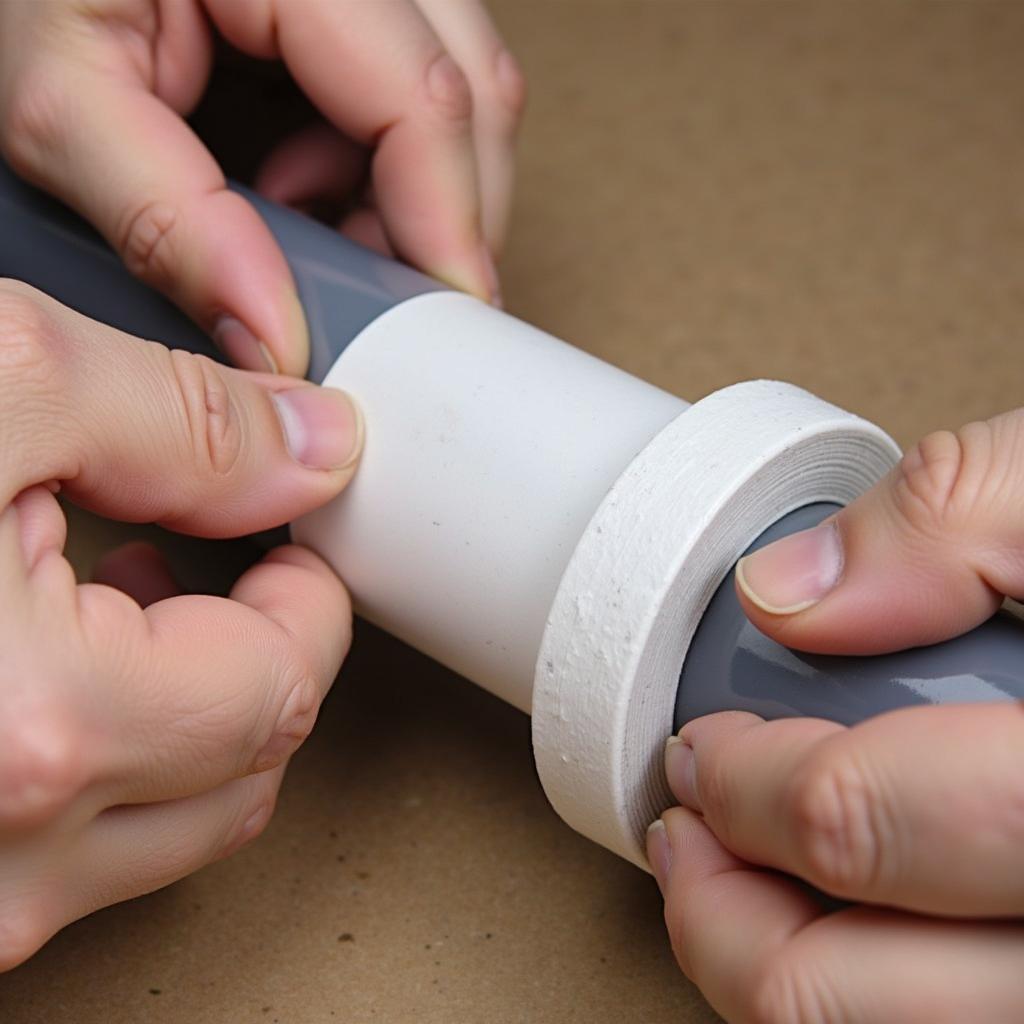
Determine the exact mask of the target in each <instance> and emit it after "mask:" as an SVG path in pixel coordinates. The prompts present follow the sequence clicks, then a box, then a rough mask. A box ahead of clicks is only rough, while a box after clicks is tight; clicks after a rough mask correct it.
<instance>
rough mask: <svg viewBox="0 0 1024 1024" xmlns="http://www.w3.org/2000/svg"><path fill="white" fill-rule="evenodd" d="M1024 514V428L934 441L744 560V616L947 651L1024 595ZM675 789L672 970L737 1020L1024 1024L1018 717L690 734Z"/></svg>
mask: <svg viewBox="0 0 1024 1024" xmlns="http://www.w3.org/2000/svg"><path fill="white" fill-rule="evenodd" d="M1022 507H1024V410H1017V411H1015V412H1012V413H1007V414H1005V415H1002V416H997V417H995V418H994V419H992V420H990V421H988V422H987V423H972V424H970V425H968V426H967V427H964V428H963V429H962V430H960V431H959V432H958V433H957V434H952V433H949V432H943V433H938V434H933V435H931V436H929V437H927V438H925V440H924V441H922V442H921V443H920V444H918V445H917V446H916V447H915V448H914V449H912V450H911V451H910V452H908V454H907V455H906V456H905V457H904V459H903V460H902V462H901V464H900V465H899V467H898V468H897V469H896V470H894V471H893V473H892V474H891V475H890V476H889V477H888V478H887V479H886V480H884V481H883V482H882V483H880V484H879V485H877V486H876V487H875V488H873V489H872V490H871V491H869V492H868V493H867V494H865V495H863V496H862V497H861V498H860V499H858V500H857V501H855V502H854V503H853V504H852V505H850V506H849V507H848V508H846V509H844V510H843V511H841V512H839V513H838V514H837V515H836V516H834V517H832V518H831V519H830V520H827V521H826V522H825V523H824V524H822V525H821V526H818V527H816V528H814V529H813V530H809V531H806V532H804V533H801V534H794V535H793V536H791V537H788V538H784V539H783V540H781V541H778V542H776V543H775V544H773V545H769V546H768V547H766V548H763V549H762V550H761V551H759V552H756V553H755V554H753V555H751V556H749V557H748V558H746V559H744V560H743V561H742V562H741V563H740V567H739V568H738V570H737V574H736V575H737V581H738V589H739V593H740V598H741V600H742V602H743V606H744V608H745V610H746V612H747V614H748V615H749V616H750V618H751V619H752V620H753V622H754V624H755V625H756V626H757V627H758V628H759V629H761V630H763V631H764V632H765V633H767V634H768V635H769V636H771V637H772V638H773V639H775V640H777V641H779V642H781V643H785V644H787V645H790V646H792V647H797V648H801V649H804V650H811V651H818V652H823V653H832V654H835V653H843V654H871V653H880V652H883V651H890V650H894V649H898V648H902V647H909V646H916V645H921V644H929V643H933V642H936V641H939V640H943V639H946V638H949V637H951V636H954V635H956V634H958V633H961V632H964V631H966V630H968V629H971V628H973V627H974V626H976V625H977V624H979V623H980V622H982V621H984V619H986V618H987V617H988V616H989V615H991V614H992V612H993V611H995V610H996V608H997V607H998V606H999V605H1000V603H1001V602H1002V600H1003V596H1004V595H1009V596H1013V597H1018V598H1019V597H1020V596H1021V595H1022V594H1024V519H1022V517H1021V511H1020V510H1021V508H1022ZM665 765H666V772H667V775H668V780H669V783H670V786H671V788H672V791H673V793H674V794H675V795H676V797H677V799H678V800H679V801H680V803H681V804H682V805H683V806H682V807H677V808H673V809H671V810H669V811H667V812H666V813H665V814H664V815H663V816H662V818H661V819H660V821H658V822H655V823H654V825H652V827H651V830H650V832H649V836H648V847H647V848H648V856H649V859H650V863H651V866H652V868H653V870H654V872H655V875H656V876H657V878H658V881H659V884H660V886H661V888H662V892H663V893H664V894H665V896H666V909H665V918H666V922H667V924H668V929H669V933H670V935H671V938H672V945H673V949H674V950H675V953H676V957H677V959H678V961H679V964H680V966H681V967H682V969H683V970H684V971H685V972H686V974H687V975H688V976H689V977H690V978H691V979H692V980H693V981H694V982H696V984H697V985H698V986H699V987H700V988H701V989H702V990H703V991H704V993H705V995H706V996H707V998H708V1000H709V1001H710V1003H711V1004H712V1006H714V1007H715V1009H716V1010H718V1012H719V1013H721V1014H722V1015H723V1016H724V1017H725V1018H726V1019H727V1020H729V1021H731V1022H733V1024H745V1022H756V1024H763V1022H776V1021H777V1022H780V1024H781V1022H785V1024H804V1022H815V1024H817V1022H830V1021H843V1022H849V1024H857V1022H865V1024H867V1022H870V1024H886V1022H893V1024H896V1022H898V1024H915V1022H922V1024H925V1022H927V1024H941V1022H944V1021H950V1022H953V1021H955V1022H964V1021H985V1022H986V1024H990V1022H1003V1021H1006V1022H1010V1021H1020V1020H1021V1019H1024V971H1022V970H1021V964H1022V963H1024V924H1022V921H1021V919H1022V918H1024V871H1022V870H1021V863H1022V862H1021V849H1022V844H1024V708H1022V707H1021V706H1020V705H1019V704H1016V703H1012V704H1011V703H1006V704H964V705H960V706H956V705H943V706H938V707H918V708H909V709H904V710H899V711H894V712H890V713H888V714H884V715H881V716H879V717H877V718H874V719H869V720H867V721H865V722H863V723H861V724H859V725H856V726H854V727H853V728H844V727H841V726H839V725H836V724H834V723H831V722H825V721H820V720H814V719H789V720H781V721H774V722H764V721H762V720H761V719H760V718H758V717H757V716H755V715H750V714H746V713H740V712H725V713H722V714H717V715H709V716H707V717H704V718H700V719H697V720H695V721H693V722H690V723H688V724H687V725H686V726H685V727H684V728H683V729H682V730H681V732H680V736H679V739H678V740H676V741H673V740H669V745H668V747H667V749H666V757H665ZM780 872H784V874H782V873H780ZM803 883H809V884H810V886H813V887H814V888H815V889H817V890H819V892H814V891H813V890H811V889H810V888H808V886H807V885H806V884H803ZM821 893H826V894H828V895H829V896H831V897H836V898H838V899H840V900H844V901H850V904H849V905H846V906H842V907H841V908H839V909H836V907H835V905H834V903H833V904H832V905H830V904H829V901H827V900H826V899H824V898H823V897H822V896H821Z"/></svg>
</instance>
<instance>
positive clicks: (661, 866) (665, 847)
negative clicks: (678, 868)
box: [647, 818, 672, 896]
mask: <svg viewBox="0 0 1024 1024" xmlns="http://www.w3.org/2000/svg"><path fill="white" fill-rule="evenodd" d="M647 862H648V864H650V866H651V871H652V872H653V873H654V878H655V881H657V883H658V888H659V889H660V890H661V895H662V896H664V895H665V890H666V889H667V888H668V873H669V871H670V870H671V868H672V845H671V844H670V843H669V841H668V832H667V831H666V830H665V822H663V821H662V820H661V818H656V819H655V820H654V821H652V822H651V824H650V826H649V827H648V829H647Z"/></svg>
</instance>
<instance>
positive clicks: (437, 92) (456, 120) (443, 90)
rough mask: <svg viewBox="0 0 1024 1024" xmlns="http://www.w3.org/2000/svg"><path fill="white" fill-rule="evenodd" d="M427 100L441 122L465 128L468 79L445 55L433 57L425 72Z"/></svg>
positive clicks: (470, 98)
mask: <svg viewBox="0 0 1024 1024" xmlns="http://www.w3.org/2000/svg"><path fill="white" fill-rule="evenodd" d="M426 83H427V97H428V99H429V102H430V105H431V107H432V108H433V110H434V111H435V112H436V113H437V114H438V115H439V116H440V117H441V118H442V119H443V120H445V121H448V122H451V123H453V124H455V125H458V126H459V127H465V126H466V125H467V124H468V122H469V119H470V117H471V116H472V114H473V94H472V90H471V89H470V85H469V79H468V78H466V75H465V74H464V73H463V71H462V69H461V68H460V67H459V66H458V64H456V63H455V61H454V60H452V58H451V56H450V55H449V54H447V53H442V54H440V55H438V56H437V57H435V58H434V59H433V60H432V61H431V62H430V63H429V64H428V65H427V69H426Z"/></svg>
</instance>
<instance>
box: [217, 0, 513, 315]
mask: <svg viewBox="0 0 1024 1024" xmlns="http://www.w3.org/2000/svg"><path fill="white" fill-rule="evenodd" d="M207 5H208V7H209V10H210V13H211V15H212V17H213V19H214V21H215V22H216V24H217V26H218V28H219V29H220V30H221V31H222V32H223V33H224V35H225V36H226V37H227V38H228V40H229V41H230V42H232V43H233V44H234V45H236V46H238V47H240V48H241V49H243V50H245V51H246V52H248V53H251V54H254V55H258V56H268V57H271V56H280V57H282V58H283V59H284V61H285V63H286V64H287V65H288V68H289V70H290V71H291V73H292V74H293V75H294V76H295V79H296V81H297V82H298V83H299V85H300V86H301V87H302V89H303V90H304V92H305V93H306V94H307V95H308V96H309V98H310V99H311V100H312V101H313V102H314V103H315V104H316V105H317V107H318V108H319V109H320V111H321V112H322V113H323V114H324V116H325V117H327V119H328V120H329V121H330V122H331V123H332V124H334V125H335V127H337V128H338V129H339V130H340V131H342V132H343V133H344V134H345V135H347V136H349V137H350V138H352V139H354V140H355V141H356V142H358V143H360V144H362V145H364V146H373V147H374V153H373V158H372V177H373V182H374V185H375V187H376V191H377V195H378V199H379V205H380V210H381V214H382V217H383V221H384V224H385V227H386V229H387V232H388V238H389V239H390V241H391V243H392V244H393V245H394V247H395V249H396V251H397V252H398V253H399V254H400V255H401V256H402V257H403V258H405V259H407V260H408V261H409V262H411V263H413V264H415V265H416V266H418V267H421V268H422V269H424V270H425V271H427V273H430V274H433V275H434V276H436V277H438V278H440V279H441V280H443V281H447V282H449V283H450V284H452V285H454V286H456V287H459V288H463V289H465V290H466V291H469V292H472V293H474V294H476V295H479V296H480V297H481V298H484V299H487V300H490V299H491V298H492V297H494V296H495V295H496V293H497V277H496V274H495V272H494V267H493V263H492V261H491V256H490V253H489V251H488V249H487V246H486V244H485V242H484V239H483V234H482V230H481V225H480V198H479V189H478V186H477V168H476V157H475V153H474V150H473V140H472V134H471V117H472V96H471V93H470V88H469V85H468V83H467V81H466V78H465V75H464V74H463V73H462V72H461V71H460V70H459V68H458V66H457V65H456V63H455V62H454V61H453V60H452V58H451V56H450V55H449V54H448V53H447V51H446V50H445V49H444V46H443V45H442V43H441V42H440V41H439V40H438V38H437V35H436V34H435V33H434V31H433V30H432V29H431V28H430V25H429V24H428V23H427V21H426V19H425V18H424V17H423V15H422V14H421V13H420V11H419V10H418V9H417V8H416V7H415V6H414V5H413V4H412V3H411V2H409V0H400V2H395V3H388V4H366V3H359V2H352V0H347V2H341V3H331V4H325V3H320V2H318V0H293V2H291V3H288V4H284V5H281V6H280V8H279V9H276V10H275V8H274V7H273V6H272V5H267V6H266V8H265V11H266V14H265V16H263V17H254V15H253V11H252V8H251V7H250V6H248V5H244V4H238V3H233V2H229V0H208V4H207Z"/></svg>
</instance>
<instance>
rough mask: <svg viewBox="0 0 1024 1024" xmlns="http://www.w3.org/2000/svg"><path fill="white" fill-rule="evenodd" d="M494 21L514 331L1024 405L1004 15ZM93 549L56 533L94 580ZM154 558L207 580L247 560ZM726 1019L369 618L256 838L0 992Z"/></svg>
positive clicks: (1016, 183)
mask: <svg viewBox="0 0 1024 1024" xmlns="http://www.w3.org/2000/svg"><path fill="white" fill-rule="evenodd" d="M495 7H496V13H497V16H498V19H499V21H500V23H501V25H502V26H503V28H504V30H505V32H506V34H507V36H508V38H509V40H510V41H511V43H512V44H513V46H514V48H515V50H516V51H517V53H518V54H519V56H520V57H521V59H522V62H523V64H524V65H525V67H526V70H527V73H528V75H529V78H530V81H531V84H532V101H531V108H530V112H529V115H528V118H527V123H526V127H525V131H524V136H523V147H522V160H521V187H520V191H519V198H518V209H517V214H516V218H515V231H514V237H513V239H512V242H511V246H510V250H509V252H508V256H507V259H506V263H505V281H506V295H507V301H508V305H509V307H510V308H511V310H512V311H513V312H515V313H517V314H519V315H521V316H523V317H525V318H526V319H529V320H532V321H534V322H536V323H538V324H539V325H541V326H543V327H545V328H547V329H548V330H551V331H552V332H553V333H555V334H559V335H561V336H562V337H565V338H567V339H568V340H570V341H573V342H575V343H576V344H578V345H580V346H582V347H584V348H586V349H588V350H590V351H592V352H594V353H596V354H598V355H600V356H602V357H604V358H605V359H609V360H611V361H612V362H615V363H617V364H619V365H621V366H624V367H626V368H627V369H629V370H632V371H634V372H636V373H638V374H640V375H642V376H645V377H648V378H650V379H651V380H653V381H655V382H657V383H658V384H660V385H662V386H664V387H666V388H669V389H671V390H675V391H677V392H678V393H679V394H681V395H683V396H684V397H686V398H690V399H695V398H698V397H700V396H701V395H703V394H705V393H706V392H708V391H709V390H712V389H714V388H716V387H719V386H721V385H724V384H727V383H730V382H733V381H735V380H739V379H741V378H747V377H756V376H777V377H782V378H786V379H789V380H792V381H795V382H797V383H799V384H802V385H804V386H806V387H808V388H810V389H811V390H813V391H816V392H817V393H819V394H820V395H822V396H823V397H825V398H827V399H830V400H832V401H834V402H837V403H839V404H841V405H845V406H847V407H849V408H853V409H855V410H857V411H858V412H860V413H862V414H864V415H866V416H868V417H870V418H873V419H875V420H876V421H877V422H879V423H880V424H882V425H883V426H884V427H886V428H887V429H889V430H890V431H891V432H892V433H893V434H894V435H895V436H896V437H897V439H898V440H900V441H901V442H903V443H908V442H910V441H912V440H913V439H914V438H915V437H916V436H917V435H919V434H921V433H922V432H924V431H926V430H929V429H932V428H935V427H938V426H943V425H947V426H953V425H956V424H957V423H958V422H960V421H963V420H966V419H968V418H971V417H977V416H985V415H988V414H990V413H992V412H994V411H997V410H1000V409H1005V408H1008V407H1010V406H1012V405H1015V404H1019V403H1020V402H1021V401H1022V399H1024V346H1022V336H1024V64H1022V62H1021V53H1022V52H1024V4H1020V3H1012V2H1011V3H995V2H986V0H976V2H972V3H937V2H935V3H904V2H884V3H864V2H861V3H831V2H804V0H798V2H791V3H789V2H787V3H779V2H774V0H758V2H754V3H739V2H724V3H719V4H711V3H688V2H669V0H664V2H653V0H652V2H642V0H633V2H630V0H614V2H611V0H610V2H607V3H601V2H582V0H581V2H577V3H569V2H550V0H548V2H544V3H541V2H524V0H500V2H498V3H496V5H495ZM115 532H116V535H117V536H119V537H120V536H123V535H124V532H125V531H112V530H110V529H109V528H106V527H104V526H102V525H101V524H98V523H95V522H93V521H91V520H87V519H85V518H84V517H77V518H76V519H75V521H74V523H73V527H72V550H73V553H74V556H75V558H76V560H77V562H78V564H79V565H80V566H82V567H83V570H84V569H85V568H87V566H88V563H89V562H90V560H91V558H92V557H93V555H94V553H95V551H96V550H97V549H99V548H100V547H102V546H103V545H104V544H106V543H108V542H109V541H110V539H111V537H112V536H114V534H115ZM177 547H178V549H179V551H180V552H181V556H180V557H181V564H182V566H183V568H184V573H185V575H189V573H191V575H192V576H193V577H194V578H195V579H196V580H197V581H199V580H200V579H201V578H202V577H203V576H204V575H205V574H207V573H208V572H210V569H209V564H210V563H211V562H212V563H215V570H214V571H215V574H220V575H224V574H225V573H228V572H230V571H231V567H232V566H233V565H235V564H237V563H238V562H239V561H240V560H241V559H243V558H244V557H245V556H244V554H243V553H241V552H239V551H238V550H237V549H234V548H231V547H230V546H229V547H223V546H221V547H218V548H216V549H215V553H214V554H212V555H211V549H210V548H209V547H208V546H206V545H200V544H192V543H180V544H178V545H177ZM200 565H202V566H203V567H204V568H203V569H202V570H200ZM190 567H191V568H190ZM714 1019H715V1017H714V1015H713V1014H712V1013H711V1012H710V1010H709V1009H708V1008H707V1007H706V1005H705V1004H704V1003H703V1001H702V999H701V998H700V996H699V994H697V992H696V991H695V990H694V989H693V988H692V987H691V986H690V985H689V984H688V983H687V982H686V981H685V980H684V979H683V978H682V976H681V975H680V974H679V973H678V971H677V970H676V968H675V966H674V964H673V962H672V959H671V956H670V954H669V952H668V949H667V944H666V942H665V939H664V936H663V933H662V926H661V920H660V904H659V901H658V899H657V894H656V892H655V889H654V885H653V883H652V882H651V880H650V879H649V878H647V877H646V876H645V875H643V874H641V873H640V872H639V871H637V870H636V869H634V868H632V867H630V866H628V865H627V864H625V863H623V862H621V861H619V860H617V859H616V858H614V857H613V856H611V855H610V854H607V853H605V852H604V851H603V850H600V849H598V848H597V847H594V846H592V845H591V844H589V843H588V842H586V841H585V840H583V839H580V838H579V837H577V836H576V835H574V834H573V833H572V832H570V831H569V830H568V829H567V828H566V827H565V826H563V825H562V824H561V822H560V821H559V820H558V819H557V818H556V817H555V816H554V814H553V813H552V812H551V811H550V810H549V808H548V807H547V805H546V803H545V801H544V798H543V795H542V794H541V792H540V789H539V787H538V784H537V781H536V778H535V776H534V771H533V766H532V762H531V758H530V750H529V724H528V722H527V720H526V719H525V718H524V717H522V716H521V715H520V714H518V713H517V712H515V711H512V710H510V709H508V708H506V707H504V706H502V705H500V704H499V703H498V702H497V701H495V700H494V699H492V698H490V697H489V696H487V695H486V694H484V693H482V692H480V691H477V690H476V689H475V688H474V687H472V686H471V685H468V684H466V683H464V682H463V681H461V680H459V679H457V678H455V677H454V676H452V675H451V674H450V673H447V672H445V671H444V670H442V669H440V668H438V667H437V666H435V665H433V664H431V663H429V662H427V661H426V660H425V659H423V658H421V657H420V656H418V655H416V654H414V653H413V652H411V651H409V650H407V649H405V648H403V647H402V646H400V645H399V644H397V643H395V642H394V641H392V640H390V639H389V638H387V637H385V636H383V635H382V634H379V633H376V632H375V631H374V630H372V629H371V628H369V627H366V626H361V627H360V628H359V630H358V638H357V644H356V649H355V652H354V654H353V656H352V658H351V660H350V662H349V664H348V666H347V667H346V669H345V671H344V673H343V675H342V677H341V680H340V682H339V684H338V686H337V688H336V690H335V692H334V694H333V695H332V696H331V698H330V699H329V700H328V703H327V705H326V706H325V708H324V711H323V714H322V718H321V721H320V724H319V726H318V727H317V730H316V733H315V735H314V737H313V739H312V740H311V741H310V743H309V744H308V745H307V746H306V747H305V748H304V749H303V751H301V752H300V754H299V755H298V756H297V757H296V758H295V760H294V762H293V766H292V770H291V772H290V774H289V776H288V779H287V781H286V783H285V787H284V790H283V793H282V796H281V801H280V805H279V809H278V813H277V816H276V818H275V820H274V823H273V824H272V825H271V827H270V829H269V830H268V832H267V833H266V835H265V836H264V837H263V838H262V839H261V840H260V841H259V842H258V843H256V844H255V845H254V846H252V847H251V848H249V849H246V850H245V851H243V852H242V853H241V854H240V855H238V856H236V857H235V858H233V859H231V860H230V861H228V862H225V863H221V864H217V865H215V866H214V867H211V868H209V869H207V870H206V871H203V872H201V873H200V874H198V875H196V876H194V877H192V878H190V879H187V880H186V881H184V882H181V883H179V884H178V885H175V886H173V887H171V888H170V889H167V890H165V891H163V892H160V893H157V894H155V895H153V896H150V897H148V898H145V899H141V900H137V901H135V902H133V903H131V904H127V905H124V906H120V907H116V908H114V909H111V910H108V911H105V912H103V913H100V914H96V915H94V916H93V917H91V918H89V919H88V920H86V921H83V922H80V923H79V924H77V925H75V926H73V927H71V928H68V929H67V930H66V931H64V932H63V933H62V934H61V935H60V936H58V937H57V938H56V939H55V940H53V941H52V942H51V943H50V944H49V946H47V948H46V949H45V950H44V951H43V952H42V953H40V954H39V955H38V956H37V957H35V958H34V959H33V960H32V961H30V962H29V963H28V964H27V965H25V966H23V967H21V968H19V969H18V970H16V971H14V972H12V973H10V974H8V975H6V976H3V977H2V978H0V1020H3V1021H4V1022H5V1024H28V1022H30V1021H31V1022H47V1024H53V1022H63V1021H74V1022H75V1024H93V1022H96V1024H99V1022H103V1024H120V1022H127V1021H131V1022H138V1021H143V1020H144V1021H147V1022H149V1021H152V1022H163V1021H174V1022H184V1021H187V1022H190V1024H205V1022H211V1024H213V1022H216V1024H224V1022H235V1021H254V1022H267V1024H270V1022H280V1024H285V1022H290V1024H291V1022H294V1024H306V1022H314V1021H316V1022H319V1021H324V1022H327V1021H331V1020H338V1021H345V1022H351V1024H357V1022H360V1024H361V1022H408V1021H416V1022H422V1024H435V1022H436V1024H456V1022H476V1021H481V1022H483V1021H486V1022H488V1024H504V1022H519V1021H524V1022H545V1024H546V1022H558V1024H560V1022H568V1021H586V1022H587V1024H602V1022H608V1024H613V1022H614V1024H621V1022H626V1021H630V1022H631V1021H637V1022H641V1021H642V1022H645V1024H662V1022H664V1024H669V1022H671V1024H680V1022H684V1021H685V1022H706V1021H711V1020H714Z"/></svg>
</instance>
